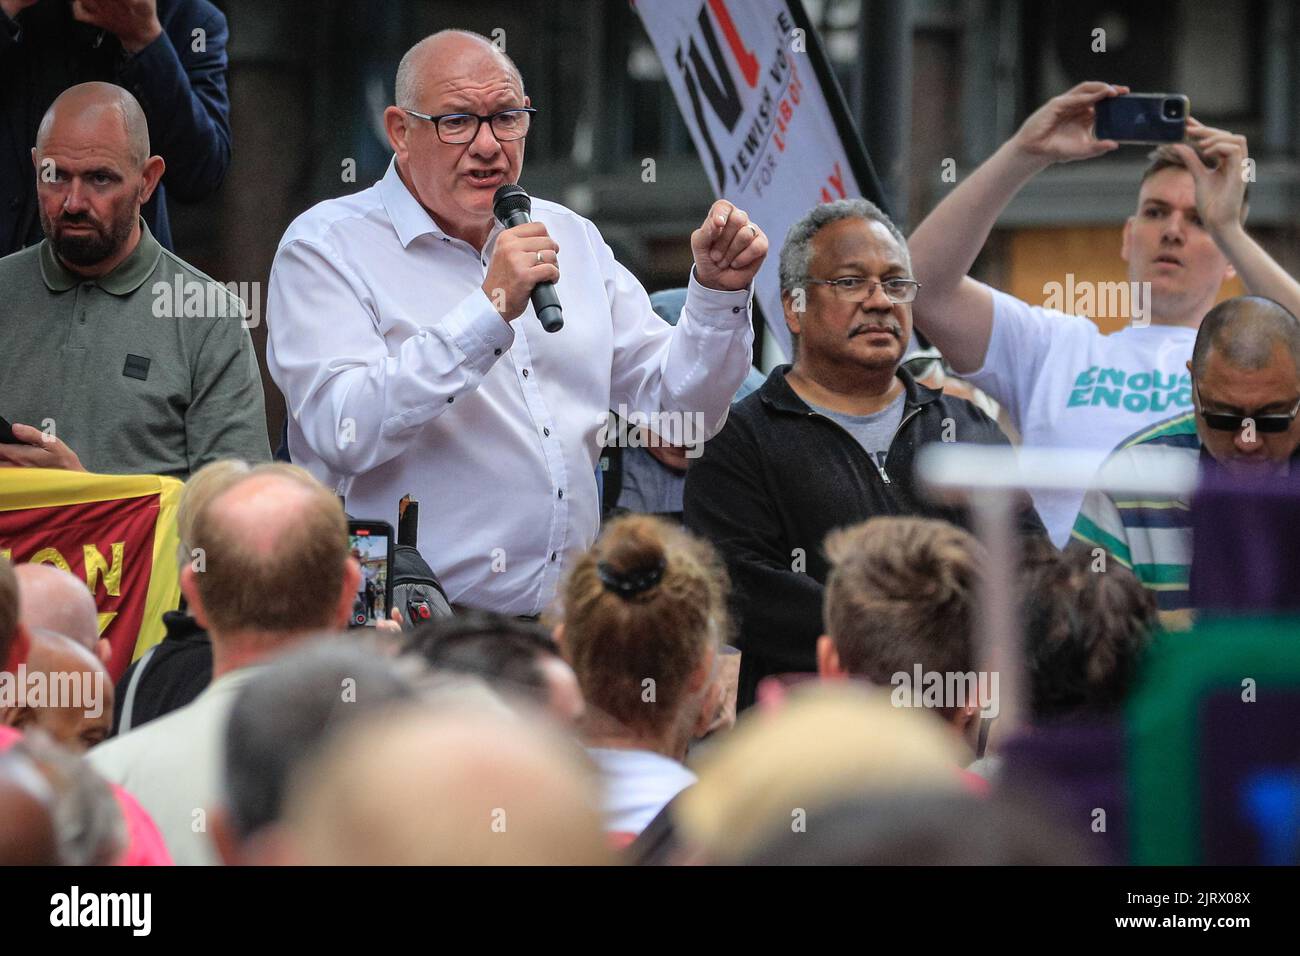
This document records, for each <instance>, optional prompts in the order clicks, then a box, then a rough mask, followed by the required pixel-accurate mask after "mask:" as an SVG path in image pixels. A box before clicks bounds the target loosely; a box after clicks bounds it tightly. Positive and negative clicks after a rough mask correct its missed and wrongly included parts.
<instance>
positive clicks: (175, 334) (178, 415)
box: [0, 83, 270, 479]
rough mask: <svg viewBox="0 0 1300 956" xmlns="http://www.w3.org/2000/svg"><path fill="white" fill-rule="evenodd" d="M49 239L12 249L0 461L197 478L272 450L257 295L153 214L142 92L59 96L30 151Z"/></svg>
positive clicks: (2, 307)
mask: <svg viewBox="0 0 1300 956" xmlns="http://www.w3.org/2000/svg"><path fill="white" fill-rule="evenodd" d="M32 162H33V164H34V166H35V170H34V172H35V175H36V189H37V197H38V199H39V204H40V216H41V227H42V229H43V230H44V232H45V241H44V242H42V243H40V244H39V245H36V246H32V247H30V248H27V249H24V250H22V251H21V252H17V253H14V254H13V255H11V256H6V257H5V258H3V259H0V290H3V291H2V292H0V417H4V418H5V419H7V420H8V421H10V422H11V423H13V437H14V439H16V441H15V442H13V443H2V440H3V437H4V436H0V466H3V465H9V466H28V467H41V468H67V469H72V470H84V471H91V472H99V473H103V474H158V475H170V476H172V477H176V478H182V479H184V478H188V477H189V475H190V474H191V473H192V472H194V471H197V470H198V469H199V468H201V467H203V465H205V464H207V463H208V462H211V461H215V460H217V459H218V458H243V459H246V460H249V461H265V460H267V459H269V458H270V448H269V446H268V442H267V435H266V419H265V413H264V411H263V401H262V383H261V378H260V376H259V375H258V370H257V359H256V357H255V354H254V352H253V344H252V339H251V337H250V336H249V334H248V329H247V328H246V326H245V322H244V321H243V320H244V317H245V315H246V313H245V310H244V305H243V303H242V302H241V301H240V300H239V299H238V297H236V296H235V295H234V294H233V293H231V292H230V291H228V290H227V289H226V287H225V286H223V285H221V284H220V283H217V282H215V281H214V280H212V279H210V278H208V277H207V276H205V275H204V274H203V273H201V272H199V271H198V270H197V269H194V268H193V267H192V266H190V265H188V264H187V263H185V262H183V261H182V260H180V259H178V258H177V257H176V256H174V255H173V254H172V253H170V252H168V251H167V250H165V249H163V248H162V246H161V245H159V243H158V241H157V240H156V239H154V237H153V236H152V235H151V234H150V233H149V229H148V227H147V226H146V225H145V224H144V221H143V220H142V219H141V218H140V207H141V205H143V204H144V203H145V202H147V201H148V199H149V197H150V195H152V193H153V191H154V189H155V187H157V185H158V181H159V180H160V179H161V178H162V174H163V169H164V163H163V160H162V157H160V156H150V155H149V131H148V125H147V123H146V121H145V117H144V112H143V111H142V110H141V108H140V104H139V103H138V102H136V100H135V98H134V97H133V96H131V94H130V93H128V92H127V91H126V90H124V89H122V88H120V87H117V86H113V85H112V84H108V83H83V84H80V85H79V86H74V87H72V88H71V89H68V90H66V91H65V92H64V93H63V94H61V95H60V96H59V97H58V99H56V100H55V101H54V103H53V105H51V106H50V109H49V111H48V112H47V113H46V114H45V118H44V119H43V120H42V121H41V126H40V130H39V132H38V133H37V138H36V147H35V149H33V150H32Z"/></svg>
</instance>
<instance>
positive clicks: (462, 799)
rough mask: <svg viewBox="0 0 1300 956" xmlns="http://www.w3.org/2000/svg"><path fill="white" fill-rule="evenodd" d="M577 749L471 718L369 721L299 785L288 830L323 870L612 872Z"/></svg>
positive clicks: (533, 728)
mask: <svg viewBox="0 0 1300 956" xmlns="http://www.w3.org/2000/svg"><path fill="white" fill-rule="evenodd" d="M596 800H597V795H596V792H595V785H594V780H593V777H592V773H591V770H590V768H589V767H587V766H585V765H584V764H583V763H582V761H581V759H580V756H579V753H578V751H577V749H576V747H575V746H574V745H572V744H570V743H569V742H567V741H564V740H562V739H560V738H558V737H553V736H551V735H550V734H549V733H548V732H546V731H544V730H543V729H541V728H540V727H538V726H537V725H535V724H530V723H523V722H521V721H518V720H515V719H512V718H506V717H502V716H501V715H499V714H494V713H486V712H479V711H468V710H464V709H461V708H456V709H445V710H435V711H430V710H428V709H412V710H409V711H407V712H404V713H399V714H385V715H383V716H382V717H373V718H368V719H366V720H363V721H358V722H356V723H355V724H353V725H352V726H350V727H349V728H348V730H347V731H346V732H345V733H344V734H343V735H342V736H340V737H339V739H338V741H337V743H336V744H335V745H334V746H332V747H331V748H330V750H329V751H328V752H327V753H326V754H324V755H323V757H322V758H321V759H319V760H317V761H316V762H315V763H314V764H312V765H311V766H310V767H308V768H306V769H305V772H304V773H302V774H300V775H298V776H297V777H296V778H295V781H294V786H293V788H292V791H291V795H290V799H289V809H288V813H287V819H288V823H289V828H290V830H291V832H292V834H293V840H294V841H295V843H296V845H297V846H298V849H299V852H300V853H301V855H302V857H303V858H304V861H305V862H307V863H311V864H318V865H319V864H323V865H356V864H360V865H363V866H364V865H399V866H400V865H488V864H513V865H582V864H595V863H603V862H608V856H607V852H606V849H605V844H604V837H603V834H602V829H601V822H600V817H599V814H598V813H597V811H596V809H595V804H596Z"/></svg>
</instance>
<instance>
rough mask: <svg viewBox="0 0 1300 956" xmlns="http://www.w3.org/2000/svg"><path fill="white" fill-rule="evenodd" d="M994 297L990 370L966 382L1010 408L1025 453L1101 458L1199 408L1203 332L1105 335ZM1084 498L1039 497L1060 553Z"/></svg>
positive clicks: (1076, 319) (1079, 320)
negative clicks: (1065, 451) (1196, 351)
mask: <svg viewBox="0 0 1300 956" xmlns="http://www.w3.org/2000/svg"><path fill="white" fill-rule="evenodd" d="M989 291H990V292H992V293H993V333H992V336H991V338H990V339H989V348H988V353H987V354H986V355H985V357H984V365H983V367H982V368H980V369H979V370H978V371H976V372H974V373H972V374H970V375H965V376H963V377H964V378H966V379H967V380H969V381H970V382H972V383H973V384H974V385H976V386H977V387H979V388H981V389H983V390H984V391H985V392H987V393H988V394H989V395H991V396H992V397H993V398H994V399H996V400H997V401H998V402H999V403H1001V404H1002V406H1003V407H1005V408H1006V409H1007V414H1008V415H1009V416H1010V418H1011V421H1012V424H1014V425H1015V426H1016V428H1017V429H1018V430H1019V432H1020V435H1021V438H1022V441H1023V443H1024V444H1025V445H1026V446H1038V447H1050V448H1069V449H1074V450H1077V451H1089V452H1093V453H1095V456H1096V459H1097V461H1096V464H1097V465H1098V466H1100V465H1101V463H1102V461H1103V460H1104V459H1105V458H1106V456H1107V455H1108V454H1109V453H1110V452H1111V451H1112V450H1113V449H1114V448H1115V446H1116V445H1118V444H1119V443H1120V442H1121V441H1123V440H1124V439H1125V438H1128V437H1129V436H1130V435H1132V434H1133V433H1134V432H1136V431H1138V430H1139V429H1142V428H1145V427H1146V426H1147V425H1150V424H1152V423H1153V422H1158V421H1160V420H1162V419H1165V418H1169V417H1170V416H1171V415H1176V414H1180V413H1182V412H1185V411H1187V409H1189V408H1190V407H1191V405H1192V385H1191V377H1190V375H1189V374H1188V372H1187V361H1188V359H1190V358H1191V357H1192V345H1193V343H1194V342H1195V341H1196V330H1195V329H1190V328H1187V327H1185V326H1167V325H1148V326H1145V327H1139V326H1136V325H1129V326H1126V327H1125V328H1123V329H1121V330H1120V331H1119V332H1115V333H1113V334H1111V335H1103V334H1102V333H1101V331H1100V330H1099V329H1098V328H1097V326H1096V325H1095V324H1094V323H1093V321H1092V320H1091V319H1088V318H1083V317H1080V316H1077V315H1069V314H1067V313H1064V312H1057V311H1055V310H1053V309H1044V308H1042V307H1040V306H1034V305H1029V304H1027V303H1025V302H1021V301H1020V300H1019V299H1017V298H1015V297H1014V296H1010V295H1007V294H1006V293H1004V292H999V291H998V290H996V289H990V290H989ZM1082 501H1083V492H1082V491H1078V492H1069V491H1045V492H1036V493H1035V494H1034V506H1035V507H1036V508H1037V509H1038V514H1039V516H1040V517H1041V518H1042V519H1043V524H1045V525H1046V526H1047V532H1048V534H1050V535H1051V537H1052V541H1053V542H1054V543H1055V544H1056V545H1057V547H1064V546H1065V543H1066V542H1067V541H1068V540H1069V538H1070V528H1071V527H1073V525H1074V519H1075V516H1076V515H1078V513H1079V505H1080V504H1081V503H1082Z"/></svg>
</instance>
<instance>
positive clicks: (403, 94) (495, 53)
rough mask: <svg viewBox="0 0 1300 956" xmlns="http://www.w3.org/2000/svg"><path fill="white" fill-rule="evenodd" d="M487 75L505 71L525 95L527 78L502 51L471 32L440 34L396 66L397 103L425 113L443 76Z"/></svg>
mask: <svg viewBox="0 0 1300 956" xmlns="http://www.w3.org/2000/svg"><path fill="white" fill-rule="evenodd" d="M483 67H487V68H488V70H487V72H488V74H490V73H491V71H492V70H493V69H494V68H495V69H500V68H502V67H504V68H505V69H506V70H507V72H509V73H510V75H511V76H512V77H513V78H514V81H515V83H516V84H517V85H518V87H519V95H520V96H521V97H522V96H523V95H524V78H523V76H522V75H521V74H520V72H519V68H518V67H517V66H515V61H514V60H512V59H510V57H508V56H507V55H506V54H505V52H504V51H503V50H500V49H498V48H497V47H496V46H495V45H494V44H493V43H492V41H491V40H489V39H488V38H487V37H485V36H483V35H482V34H478V33H474V32H472V31H470V30H440V31H439V32H437V33H434V34H432V35H431V36H427V37H425V38H424V39H423V40H421V41H420V42H419V43H417V44H415V46H413V47H411V48H410V49H409V50H407V51H406V55H405V56H403V57H402V61H401V63H399V64H398V66H397V82H396V94H397V95H396V102H397V105H398V106H400V107H402V108H403V109H410V110H423V108H424V107H423V106H422V105H421V104H423V103H424V102H425V97H426V96H427V95H428V94H429V93H430V92H431V91H430V86H432V85H435V84H436V83H437V82H438V81H439V80H440V79H441V78H442V77H444V76H474V75H480V74H482V73H483Z"/></svg>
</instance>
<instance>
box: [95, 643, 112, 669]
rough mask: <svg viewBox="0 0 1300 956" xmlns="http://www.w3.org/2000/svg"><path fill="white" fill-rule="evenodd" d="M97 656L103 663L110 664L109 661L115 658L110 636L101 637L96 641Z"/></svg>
mask: <svg viewBox="0 0 1300 956" xmlns="http://www.w3.org/2000/svg"><path fill="white" fill-rule="evenodd" d="M95 656H96V657H98V658H99V662H100V663H101V664H103V665H104V666H105V667H107V666H108V662H109V661H111V660H112V659H113V645H112V644H111V643H110V642H109V640H108V638H106V637H101V638H100V639H99V640H97V641H96V642H95Z"/></svg>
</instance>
